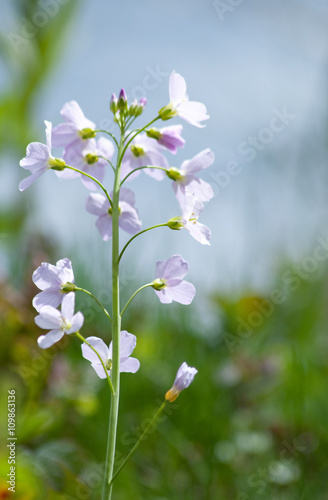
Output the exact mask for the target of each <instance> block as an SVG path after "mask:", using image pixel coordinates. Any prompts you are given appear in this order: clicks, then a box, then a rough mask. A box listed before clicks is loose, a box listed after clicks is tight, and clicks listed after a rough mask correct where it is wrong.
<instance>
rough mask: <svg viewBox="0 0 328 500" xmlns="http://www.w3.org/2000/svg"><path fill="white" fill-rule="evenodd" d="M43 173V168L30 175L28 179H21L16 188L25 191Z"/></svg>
mask: <svg viewBox="0 0 328 500" xmlns="http://www.w3.org/2000/svg"><path fill="white" fill-rule="evenodd" d="M44 172H45V169H44V168H41V169H40V170H38V171H37V172H35V173H34V174H32V175H30V176H29V177H26V179H23V180H22V181H21V182H20V183H19V186H18V189H19V190H20V191H25V189H27V188H28V187H30V186H31V184H33V183H34V182H35V181H36V180H37V179H38V178H39V177H40V176H41V175H42V174H43V173H44Z"/></svg>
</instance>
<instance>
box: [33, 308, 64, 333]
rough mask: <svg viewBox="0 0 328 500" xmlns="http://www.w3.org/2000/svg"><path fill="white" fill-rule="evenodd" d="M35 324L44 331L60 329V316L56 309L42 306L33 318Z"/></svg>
mask: <svg viewBox="0 0 328 500" xmlns="http://www.w3.org/2000/svg"><path fill="white" fill-rule="evenodd" d="M34 321H35V323H36V324H37V325H38V326H39V327H40V328H43V329H44V330H54V329H58V328H60V325H61V314H60V312H59V311H58V309H55V308H54V307H52V306H44V307H42V309H41V310H40V314H39V315H38V316H36V317H35V319H34Z"/></svg>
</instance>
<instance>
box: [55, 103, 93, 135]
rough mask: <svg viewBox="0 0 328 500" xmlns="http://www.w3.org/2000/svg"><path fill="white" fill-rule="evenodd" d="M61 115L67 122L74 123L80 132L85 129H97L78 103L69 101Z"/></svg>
mask: <svg viewBox="0 0 328 500" xmlns="http://www.w3.org/2000/svg"><path fill="white" fill-rule="evenodd" d="M60 114H61V115H62V117H63V118H64V120H65V121H66V122H71V123H74V125H75V127H76V128H77V129H78V130H81V129H83V128H91V129H95V124H94V123H93V122H92V121H90V120H88V119H87V118H86V117H85V116H84V113H83V111H82V109H81V108H80V106H79V105H78V103H77V102H76V101H69V102H66V103H65V104H64V106H63V107H62V109H61V111H60Z"/></svg>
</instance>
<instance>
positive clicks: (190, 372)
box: [173, 362, 198, 392]
mask: <svg viewBox="0 0 328 500" xmlns="http://www.w3.org/2000/svg"><path fill="white" fill-rule="evenodd" d="M196 373H198V370H196V368H193V367H191V366H188V365H187V363H186V362H183V363H182V365H181V366H180V368H179V370H178V373H177V375H176V377H175V380H174V384H173V385H174V386H175V387H176V389H177V390H178V391H179V392H181V391H183V390H184V389H186V388H187V387H189V385H190V384H191V382H192V381H193V380H194V377H195V375H196Z"/></svg>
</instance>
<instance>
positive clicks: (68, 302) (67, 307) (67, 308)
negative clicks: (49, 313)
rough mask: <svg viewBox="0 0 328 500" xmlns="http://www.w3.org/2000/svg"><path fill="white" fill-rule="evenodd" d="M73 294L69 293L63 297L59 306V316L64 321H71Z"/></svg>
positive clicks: (73, 302)
mask: <svg viewBox="0 0 328 500" xmlns="http://www.w3.org/2000/svg"><path fill="white" fill-rule="evenodd" d="M74 307H75V293H74V292H70V293H68V294H67V295H65V296H64V298H63V301H62V306H61V315H62V317H63V318H64V319H67V320H68V321H71V320H72V318H73V315H74Z"/></svg>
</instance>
